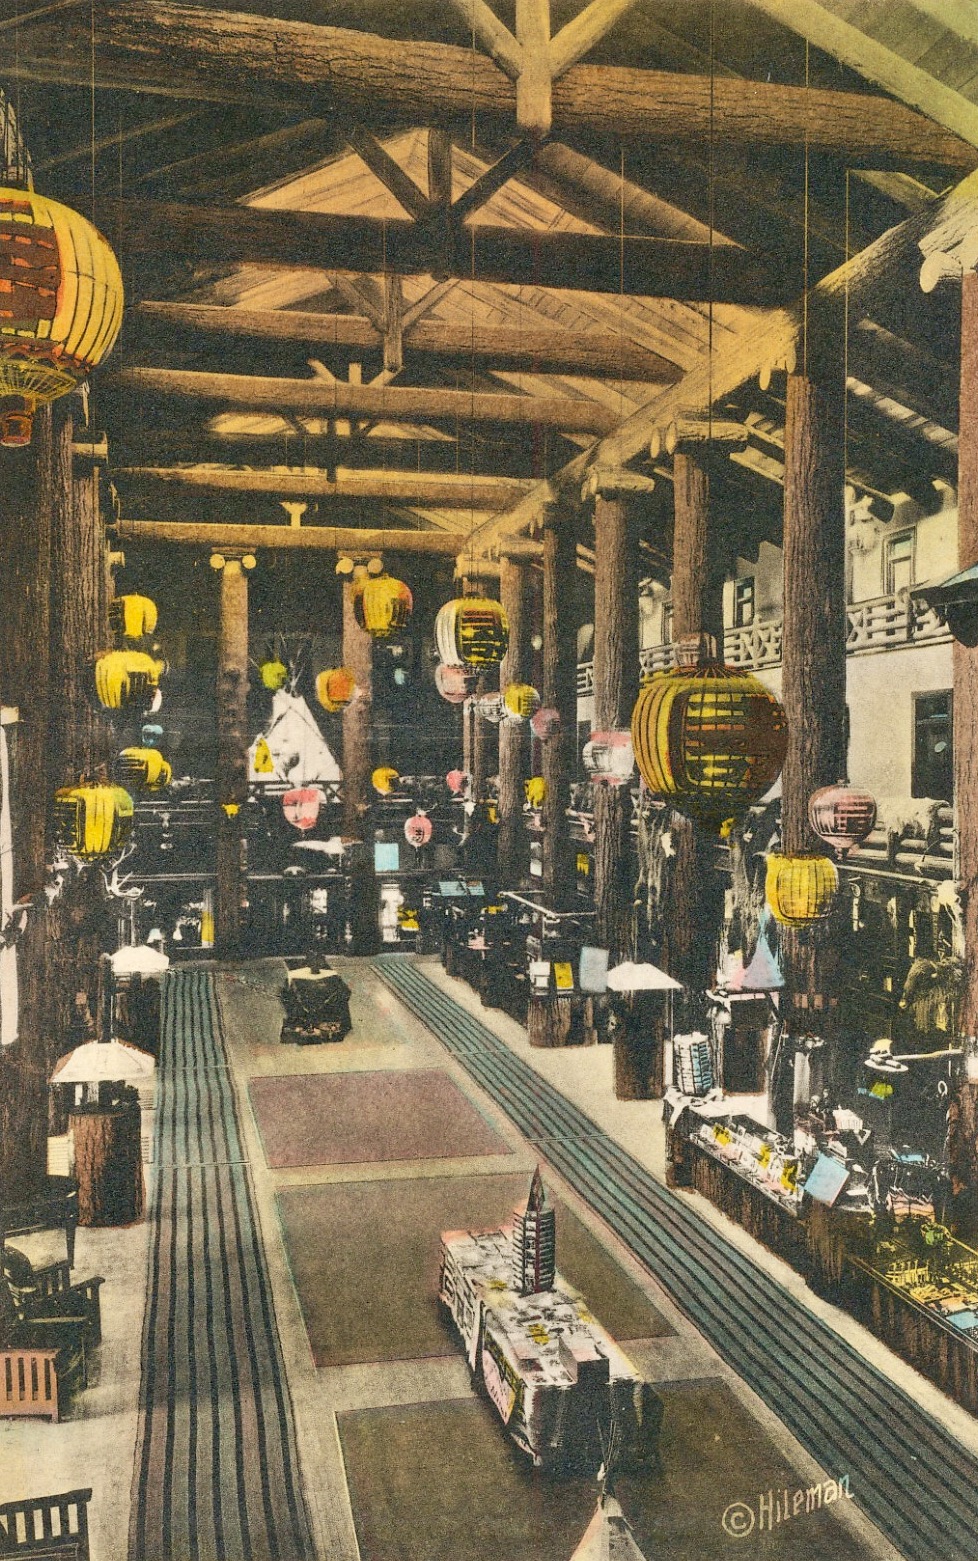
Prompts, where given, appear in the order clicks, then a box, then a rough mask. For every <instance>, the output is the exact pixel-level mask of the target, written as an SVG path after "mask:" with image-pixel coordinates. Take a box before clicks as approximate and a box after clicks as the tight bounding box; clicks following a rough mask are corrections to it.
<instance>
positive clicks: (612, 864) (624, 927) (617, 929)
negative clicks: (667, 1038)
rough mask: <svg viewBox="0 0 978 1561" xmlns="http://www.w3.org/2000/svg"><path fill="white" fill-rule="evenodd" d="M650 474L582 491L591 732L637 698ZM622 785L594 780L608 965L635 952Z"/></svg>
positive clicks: (601, 923) (611, 725)
mask: <svg viewBox="0 0 978 1561" xmlns="http://www.w3.org/2000/svg"><path fill="white" fill-rule="evenodd" d="M653 487H654V483H653V482H652V480H651V478H648V477H642V476H641V475H640V474H638V473H632V472H625V471H622V472H608V471H602V470H600V469H597V470H594V471H592V472H591V473H590V474H589V476H588V479H587V481H586V483H585V485H584V492H583V497H584V499H585V501H587V500H591V501H592V502H593V505H594V730H595V731H599V732H617V731H627V730H628V728H629V725H630V723H631V718H632V711H633V709H634V708H635V700H636V699H637V697H638V683H639V676H638V651H639V638H638V579H639V557H638V519H637V516H636V513H635V511H636V500H637V498H639V497H640V496H641V495H642V494H645V493H648V492H651V490H652V488H653ZM631 812H632V810H631V799H630V796H629V790H628V787H627V786H611V785H606V784H602V783H601V782H598V783H597V784H596V785H595V786H594V833H595V839H594V903H595V909H596V911H597V926H596V930H597V937H598V942H599V943H600V944H601V945H602V946H603V947H605V948H607V949H608V951H609V954H610V959H611V963H612V964H613V965H616V964H618V963H619V962H620V961H621V960H623V959H631V958H632V957H633V956H634V952H635V949H634V943H635V935H634V922H633V903H632V902H633V900H634V886H635V873H634V865H633V862H632V848H631V837H630V823H631Z"/></svg>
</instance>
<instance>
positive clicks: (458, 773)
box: [445, 770, 469, 797]
mask: <svg viewBox="0 0 978 1561" xmlns="http://www.w3.org/2000/svg"><path fill="white" fill-rule="evenodd" d="M445 783H446V785H447V786H448V789H449V791H452V792H454V793H455V795H456V797H458V796H460V795H461V793H462V792H463V791H464V790H465V788H466V786H467V785H468V783H469V777H468V775H467V774H466V773H465V771H464V770H449V772H448V774H447V775H446V776H445Z"/></svg>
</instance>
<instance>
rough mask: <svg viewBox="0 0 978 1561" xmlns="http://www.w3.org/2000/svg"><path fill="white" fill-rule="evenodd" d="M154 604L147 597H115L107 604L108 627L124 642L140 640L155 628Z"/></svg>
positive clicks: (155, 613)
mask: <svg viewBox="0 0 978 1561" xmlns="http://www.w3.org/2000/svg"><path fill="white" fill-rule="evenodd" d="M157 616H158V614H157V611H156V603H155V602H154V601H153V600H152V598H151V597H149V596H117V597H115V599H114V600H113V601H111V602H110V603H109V625H110V627H111V628H112V629H113V631H114V632H115V633H116V634H118V635H119V636H120V637H121V638H122V639H124V640H141V639H142V637H143V635H144V634H152V633H153V632H154V630H155V628H156V620H157Z"/></svg>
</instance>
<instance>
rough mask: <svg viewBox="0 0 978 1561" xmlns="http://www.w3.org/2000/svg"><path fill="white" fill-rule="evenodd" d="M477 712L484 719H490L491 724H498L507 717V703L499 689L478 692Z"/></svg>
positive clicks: (476, 700)
mask: <svg viewBox="0 0 978 1561" xmlns="http://www.w3.org/2000/svg"><path fill="white" fill-rule="evenodd" d="M475 713H476V715H478V716H481V717H482V719H483V721H488V722H489V724H490V726H498V725H499V723H500V721H502V720H505V717H506V703H505V701H504V699H503V696H502V694H501V693H500V692H499V690H498V689H489V690H487V692H486V693H484V694H477V695H476V699H475Z"/></svg>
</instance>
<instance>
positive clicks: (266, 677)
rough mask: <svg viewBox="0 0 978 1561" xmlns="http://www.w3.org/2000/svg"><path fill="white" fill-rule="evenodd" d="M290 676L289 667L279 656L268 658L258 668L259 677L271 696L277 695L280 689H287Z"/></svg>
mask: <svg viewBox="0 0 978 1561" xmlns="http://www.w3.org/2000/svg"><path fill="white" fill-rule="evenodd" d="M288 675H289V669H288V667H287V666H286V665H285V662H284V661H279V659H278V657H277V656H266V658H265V660H264V661H263V662H262V663H261V665H260V666H259V668H258V676H259V677H260V678H261V680H262V683H263V684H264V685H265V687H266V688H267V689H268V691H269V693H271V694H277V693H278V691H279V689H280V688H284V687H285V681H286V679H287V677H288Z"/></svg>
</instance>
